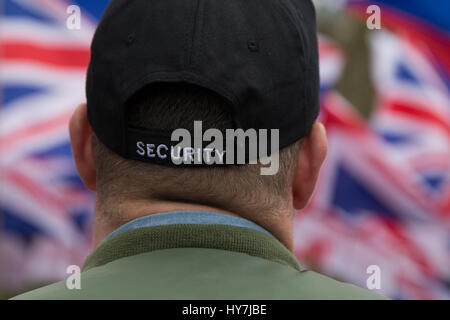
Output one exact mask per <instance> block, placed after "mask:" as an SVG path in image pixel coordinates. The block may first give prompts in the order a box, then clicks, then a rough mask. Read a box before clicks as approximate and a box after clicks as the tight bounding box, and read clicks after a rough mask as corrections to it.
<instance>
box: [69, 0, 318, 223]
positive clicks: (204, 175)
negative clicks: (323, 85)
mask: <svg viewBox="0 0 450 320" xmlns="http://www.w3.org/2000/svg"><path fill="white" fill-rule="evenodd" d="M130 21H132V22H133V23H130ZM168 21H170V23H167V22H168ZM86 94H87V107H86V106H80V108H78V109H77V111H76V112H75V114H74V117H73V118H72V121H71V125H70V127H71V130H70V131H71V139H72V145H73V151H74V156H75V161H76V163H77V167H78V170H79V172H80V175H81V177H82V178H83V180H84V181H85V183H86V185H87V186H88V187H89V188H90V189H93V190H96V191H97V211H98V212H104V213H105V214H107V212H109V216H108V217H109V220H110V221H112V220H113V219H116V220H117V221H121V220H126V219H129V218H130V217H129V216H128V217H125V216H126V214H129V211H133V210H135V209H136V208H134V209H133V210H126V209H125V208H130V205H133V204H134V205H135V204H136V203H141V204H142V203H146V204H147V209H146V210H147V212H148V205H149V204H155V203H170V204H171V207H174V204H175V203H178V204H183V206H187V204H190V205H191V206H192V205H196V206H201V205H202V206H207V207H208V208H215V209H217V210H222V211H225V212H232V213H234V214H238V215H244V216H245V217H247V218H249V217H254V218H253V219H251V220H254V221H255V220H258V221H259V220H260V219H266V220H267V221H269V220H271V218H270V219H269V216H268V215H270V214H271V215H272V216H277V215H279V214H281V213H286V214H285V216H287V217H290V218H291V217H292V212H293V210H294V208H297V209H300V208H302V207H304V206H305V205H306V203H307V201H308V199H309V197H310V195H311V193H312V190H313V188H314V184H315V181H316V178H317V175H318V172H319V168H320V165H321V163H322V161H323V158H324V156H325V150H326V138H325V133H324V129H323V127H322V126H321V125H320V124H315V120H316V117H317V114H318V110H319V101H318V100H319V99H318V97H319V68H318V48H317V36H316V28H315V12H314V7H313V5H312V3H311V1H310V0H282V1H278V0H277V1H275V0H247V1H243V0H228V1H197V0H173V1H170V2H169V1H166V0H151V1H147V0H135V1H127V0H112V1H111V2H110V4H109V6H108V8H107V10H106V11H105V13H104V15H103V17H102V20H101V22H100V24H99V26H98V28H97V31H96V34H95V36H94V40H93V43H92V47H91V60H90V64H89V70H88V74H87V85H86ZM196 120H197V121H198V120H199V121H202V127H203V128H202V129H203V130H206V129H208V128H214V129H219V130H220V131H224V130H225V129H239V130H241V129H242V130H243V131H246V132H247V131H248V130H256V131H258V132H261V131H264V130H274V129H275V130H276V131H277V134H279V135H278V136H277V138H279V139H276V140H277V143H278V146H279V148H280V151H279V153H277V152H278V149H277V148H276V147H275V150H272V149H271V152H272V155H279V169H278V171H277V173H276V174H275V175H268V176H263V175H261V174H260V173H261V164H246V165H242V166H235V165H225V166H218V167H215V166H214V167H211V166H206V167H202V168H200V167H195V166H194V167H177V166H175V165H173V163H172V162H173V161H172V162H170V161H167V160H173V156H172V155H171V156H170V157H169V158H167V157H166V158H162V157H154V156H153V153H152V152H153V151H152V150H153V148H154V146H156V145H158V146H163V148H166V150H167V149H171V150H174V149H173V148H174V145H173V144H171V142H167V141H168V140H169V139H168V136H169V137H170V135H168V133H170V132H171V131H172V132H173V130H174V129H180V128H186V129H188V130H190V131H192V126H193V125H194V121H196ZM194 131H195V129H194ZM226 139H227V138H226ZM261 140H263V139H261ZM261 140H259V137H258V148H261V145H260V144H259V142H260V141H261ZM143 141H145V143H144V142H143ZM161 141H163V142H161ZM144 146H146V147H147V152H145V150H144ZM194 146H195V142H194ZM136 147H137V148H136ZM202 148H203V149H202ZM194 149H195V150H197V149H198V150H199V151H202V152H204V151H205V149H204V147H201V148H191V147H189V148H187V149H186V150H189V153H192V152H193V150H194ZM263 149H264V148H263ZM184 150H185V149H184ZM186 152H187V151H186ZM226 152H227V155H229V154H230V153H228V149H227V150H226ZM186 154H187V153H186ZM260 156H261V155H260ZM250 157H252V155H250ZM162 159H164V160H162ZM259 160H260V161H261V159H259ZM161 162H163V164H165V165H161ZM227 162H228V160H227ZM124 211H128V212H127V213H125V212H124ZM260 212H265V213H266V214H264V215H262V214H260ZM269 212H270V213H269ZM97 216H98V215H97ZM259 222H260V221H259ZM266 224H267V223H266Z"/></svg>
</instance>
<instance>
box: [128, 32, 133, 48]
mask: <svg viewBox="0 0 450 320" xmlns="http://www.w3.org/2000/svg"><path fill="white" fill-rule="evenodd" d="M133 43H134V33H132V34H130V35H129V36H128V38H127V46H128V47H129V46H131V45H132V44H133Z"/></svg>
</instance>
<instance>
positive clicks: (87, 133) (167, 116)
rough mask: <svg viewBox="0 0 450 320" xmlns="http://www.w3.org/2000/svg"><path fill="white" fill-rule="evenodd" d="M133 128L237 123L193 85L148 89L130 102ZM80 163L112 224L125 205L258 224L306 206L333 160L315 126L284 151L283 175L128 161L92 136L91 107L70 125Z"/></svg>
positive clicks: (249, 168)
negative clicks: (179, 208)
mask: <svg viewBox="0 0 450 320" xmlns="http://www.w3.org/2000/svg"><path fill="white" fill-rule="evenodd" d="M127 108H128V110H129V112H128V117H127V121H128V122H129V124H130V125H131V126H133V127H139V128H152V129H157V130H168V131H170V130H174V129H177V128H186V129H188V130H192V126H193V123H194V121H195V120H201V121H202V122H203V126H204V128H205V129H206V128H217V129H224V128H229V127H230V126H231V125H232V119H231V114H230V106H229V104H228V102H227V101H226V100H225V99H223V98H222V97H220V96H219V95H217V94H215V93H214V92H212V91H210V90H207V89H204V88H201V87H199V86H195V85H189V84H181V83H178V84H174V83H161V84H154V85H150V86H147V87H144V88H143V89H142V90H140V91H139V92H138V93H137V94H136V95H135V96H133V98H132V99H131V100H130V101H129V102H128V103H127ZM70 134H71V140H72V147H73V153H74V158H75V162H76V165H77V168H78V171H79V173H80V176H81V178H82V179H83V181H84V183H85V184H86V186H87V187H88V188H89V189H91V190H93V191H96V193H97V202H98V203H97V206H98V208H102V211H104V215H105V216H107V217H108V218H109V219H110V220H111V222H112V223H114V224H118V223H120V222H121V221H124V220H127V219H129V216H128V214H129V213H127V212H124V210H126V209H123V208H124V204H126V203H131V202H135V203H139V202H142V203H143V202H152V201H153V202H158V201H163V202H174V203H189V204H198V205H205V206H208V207H212V208H217V209H218V210H223V211H227V212H233V213H235V214H237V215H242V216H244V217H247V218H250V219H254V217H256V216H258V215H260V218H261V219H267V220H270V219H271V218H273V216H276V215H279V214H284V213H287V214H289V213H292V212H293V210H294V209H301V208H303V207H304V206H305V205H306V203H307V201H308V199H309V197H310V196H311V193H312V191H313V189H314V185H315V182H316V179H317V176H318V173H319V169H320V166H321V164H322V161H323V159H324V157H325V154H326V137H325V131H324V129H323V126H322V125H321V124H318V123H316V124H314V125H313V127H312V129H311V131H310V133H309V135H308V136H306V137H305V138H303V139H301V140H298V141H297V142H295V143H293V144H291V145H290V146H288V147H286V148H283V149H282V150H281V151H280V152H279V163H280V167H279V170H278V172H277V174H275V175H261V173H260V168H261V166H262V165H261V164H259V163H258V164H246V165H241V166H235V165H231V166H218V167H206V168H197V167H170V166H163V165H159V164H152V163H146V162H140V161H136V160H129V159H125V158H123V157H121V156H119V155H117V154H116V153H114V152H113V151H111V150H110V149H109V148H108V147H106V146H105V145H104V144H103V143H102V142H101V141H100V140H99V139H98V137H97V136H96V135H95V133H94V132H93V131H92V128H91V126H90V124H89V121H88V119H87V111H86V105H82V106H80V107H79V108H78V109H77V110H76V111H75V113H74V115H73V117H72V119H71V122H70Z"/></svg>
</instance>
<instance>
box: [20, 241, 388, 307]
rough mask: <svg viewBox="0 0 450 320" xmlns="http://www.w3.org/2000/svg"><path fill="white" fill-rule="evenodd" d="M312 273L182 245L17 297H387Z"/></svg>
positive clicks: (134, 257) (232, 254)
mask: <svg viewBox="0 0 450 320" xmlns="http://www.w3.org/2000/svg"><path fill="white" fill-rule="evenodd" d="M382 298H383V297H381V296H378V295H375V294H372V293H371V292H369V291H367V290H364V289H362V288H358V287H356V286H354V285H350V284H346V283H342V282H339V281H336V280H333V279H331V278H328V277H326V276H323V275H320V274H318V273H315V272H312V271H298V270H296V269H294V268H292V267H290V266H286V265H283V264H280V263H277V262H273V261H269V260H266V259H262V258H258V257H254V256H250V255H248V254H243V253H237V252H231V251H226V250H216V249H199V248H180V249H167V250H158V251H153V252H148V253H144V254H139V255H135V256H130V257H126V258H122V259H119V260H115V261H113V262H110V263H107V264H105V265H103V266H99V267H95V268H92V269H89V270H87V271H85V272H82V273H81V289H80V290H77V289H73V290H69V289H68V288H67V286H66V283H65V281H61V282H59V283H56V284H53V285H50V286H47V287H44V288H41V289H37V290H34V291H31V292H29V293H25V294H23V295H20V296H18V297H16V298H15V299H208V300H210V299H224V300H229V299H261V300H271V299H382Z"/></svg>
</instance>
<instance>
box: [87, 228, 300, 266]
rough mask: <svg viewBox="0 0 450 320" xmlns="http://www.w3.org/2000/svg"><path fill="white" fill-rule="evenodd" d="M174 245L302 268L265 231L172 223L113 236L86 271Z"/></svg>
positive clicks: (105, 242)
mask: <svg viewBox="0 0 450 320" xmlns="http://www.w3.org/2000/svg"><path fill="white" fill-rule="evenodd" d="M174 248H207V249H219V250H228V251H235V252H241V253H246V254H248V255H251V256H256V257H260V258H263V259H267V260H271V261H274V262H277V263H281V264H284V265H287V266H290V267H292V268H294V269H297V270H299V271H301V270H302V269H301V267H300V265H299V263H298V261H297V259H296V258H295V256H294V255H293V254H292V253H291V252H290V251H289V250H288V249H287V248H286V247H285V246H284V245H283V244H282V243H281V242H279V241H278V240H277V239H275V238H274V237H272V236H271V235H268V234H266V233H264V232H261V231H258V230H254V229H250V228H246V227H237V226H231V225H219V224H215V225H209V224H172V225H160V226H152V227H142V228H137V229H132V230H126V231H123V232H121V233H118V234H116V235H113V236H112V237H110V238H108V239H107V240H106V241H104V242H103V243H102V244H100V246H98V247H97V248H96V249H95V250H94V252H93V253H92V254H91V255H89V256H88V257H87V259H86V262H85V264H84V266H83V271H86V270H89V269H91V268H94V267H98V266H102V265H104V264H107V263H109V262H111V261H114V260H117V259H121V258H125V257H129V256H133V255H138V254H141V253H145V252H151V251H156V250H164V249H174Z"/></svg>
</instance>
